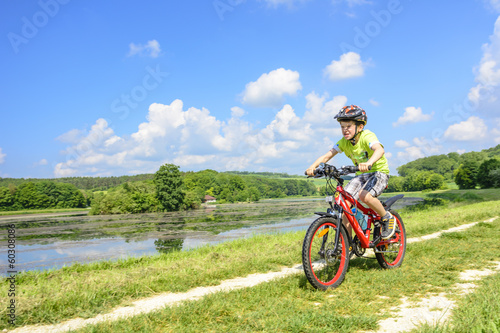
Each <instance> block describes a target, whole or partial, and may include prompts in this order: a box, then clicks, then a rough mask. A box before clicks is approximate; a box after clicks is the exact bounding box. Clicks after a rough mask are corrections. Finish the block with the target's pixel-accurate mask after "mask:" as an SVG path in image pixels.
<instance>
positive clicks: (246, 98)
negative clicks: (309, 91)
mask: <svg viewBox="0 0 500 333" xmlns="http://www.w3.org/2000/svg"><path fill="white" fill-rule="evenodd" d="M301 89H302V85H301V84H300V81H299V72H295V71H292V70H287V69H284V68H278V69H275V70H273V71H271V72H269V73H264V74H262V75H261V76H260V77H259V78H258V79H257V81H253V82H250V83H248V84H247V85H246V87H245V91H244V92H243V94H242V95H243V97H242V102H243V103H245V104H249V105H252V106H256V107H279V106H280V105H282V104H283V100H284V97H285V95H290V96H295V95H296V94H297V92H298V91H299V90H301Z"/></svg>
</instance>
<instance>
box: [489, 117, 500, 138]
mask: <svg viewBox="0 0 500 333" xmlns="http://www.w3.org/2000/svg"><path fill="white" fill-rule="evenodd" d="M494 123H495V126H494V127H493V129H492V130H491V135H492V137H493V141H494V142H495V144H500V118H496V119H495V120H494Z"/></svg>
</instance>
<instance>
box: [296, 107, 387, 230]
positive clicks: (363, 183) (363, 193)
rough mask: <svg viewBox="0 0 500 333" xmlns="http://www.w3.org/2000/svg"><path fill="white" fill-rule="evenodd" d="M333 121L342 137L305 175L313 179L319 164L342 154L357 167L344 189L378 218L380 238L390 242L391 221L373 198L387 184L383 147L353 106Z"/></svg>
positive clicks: (344, 219)
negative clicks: (376, 214)
mask: <svg viewBox="0 0 500 333" xmlns="http://www.w3.org/2000/svg"><path fill="white" fill-rule="evenodd" d="M334 119H337V121H338V122H339V123H340V128H341V129H342V134H343V135H344V137H343V138H342V139H340V140H339V141H338V142H337V144H335V146H334V147H333V148H332V149H331V150H330V151H328V152H327V153H326V154H324V155H323V156H321V157H319V158H318V159H317V160H316V161H315V162H314V163H313V164H312V165H311V166H310V167H309V168H308V169H307V171H306V173H307V174H308V175H309V176H313V175H314V170H315V169H316V168H317V167H318V166H319V165H320V164H321V163H326V162H328V161H329V160H330V159H332V158H333V157H334V156H335V155H337V154H338V153H345V154H346V156H347V157H349V158H350V159H351V160H352V162H353V163H354V164H355V165H356V166H358V168H359V172H357V173H356V177H354V178H353V179H351V181H350V182H349V183H348V184H347V185H346V186H345V187H344V189H345V190H346V191H347V192H348V193H349V194H351V195H352V196H353V197H354V198H355V199H356V200H358V198H359V201H361V202H362V203H364V204H366V205H367V206H368V207H370V208H371V209H373V210H374V211H376V212H377V213H378V214H379V215H380V216H381V217H382V219H381V222H382V238H383V239H388V238H391V237H392V235H394V231H395V230H396V226H395V218H394V216H392V214H391V213H389V212H388V211H386V210H385V208H384V206H382V203H381V202H380V201H379V200H378V199H377V198H376V197H378V196H379V195H380V194H381V193H382V192H383V191H384V190H385V188H386V187H387V183H388V181H389V165H388V163H387V158H386V157H385V151H384V147H383V146H382V144H381V143H380V142H379V141H378V139H377V136H376V135H375V134H374V133H373V132H371V131H369V130H365V129H364V127H365V126H366V122H367V120H368V118H367V116H366V112H365V110H363V109H362V108H360V107H358V106H356V105H350V106H344V107H343V108H342V109H341V110H340V111H339V113H338V114H337V115H336V116H335V117H334ZM370 166H371V169H369V168H370ZM343 223H344V225H345V226H346V227H347V231H348V232H349V235H350V234H351V230H352V227H351V225H350V224H349V222H348V221H347V218H346V217H345V216H344V217H343Z"/></svg>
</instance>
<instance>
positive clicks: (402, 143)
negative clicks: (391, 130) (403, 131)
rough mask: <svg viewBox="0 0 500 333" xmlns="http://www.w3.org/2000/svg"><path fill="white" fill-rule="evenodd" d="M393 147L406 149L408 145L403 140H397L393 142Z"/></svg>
mask: <svg viewBox="0 0 500 333" xmlns="http://www.w3.org/2000/svg"><path fill="white" fill-rule="evenodd" d="M394 146H396V147H397V148H406V147H409V146H410V144H409V143H408V142H406V141H405V140H398V141H396V142H394Z"/></svg>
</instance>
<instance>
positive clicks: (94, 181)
mask: <svg viewBox="0 0 500 333" xmlns="http://www.w3.org/2000/svg"><path fill="white" fill-rule="evenodd" d="M153 176H154V175H153V174H140V175H134V176H119V177H114V176H111V177H63V178H54V179H50V181H51V182H56V183H67V184H73V185H75V186H76V187H77V188H79V189H81V190H90V191H105V190H107V189H109V188H111V187H115V186H118V185H121V184H124V183H127V182H135V181H144V180H152V179H153ZM45 181H48V179H42V178H28V179H25V178H1V177H0V186H9V185H14V186H20V185H22V184H24V183H40V182H45Z"/></svg>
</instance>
